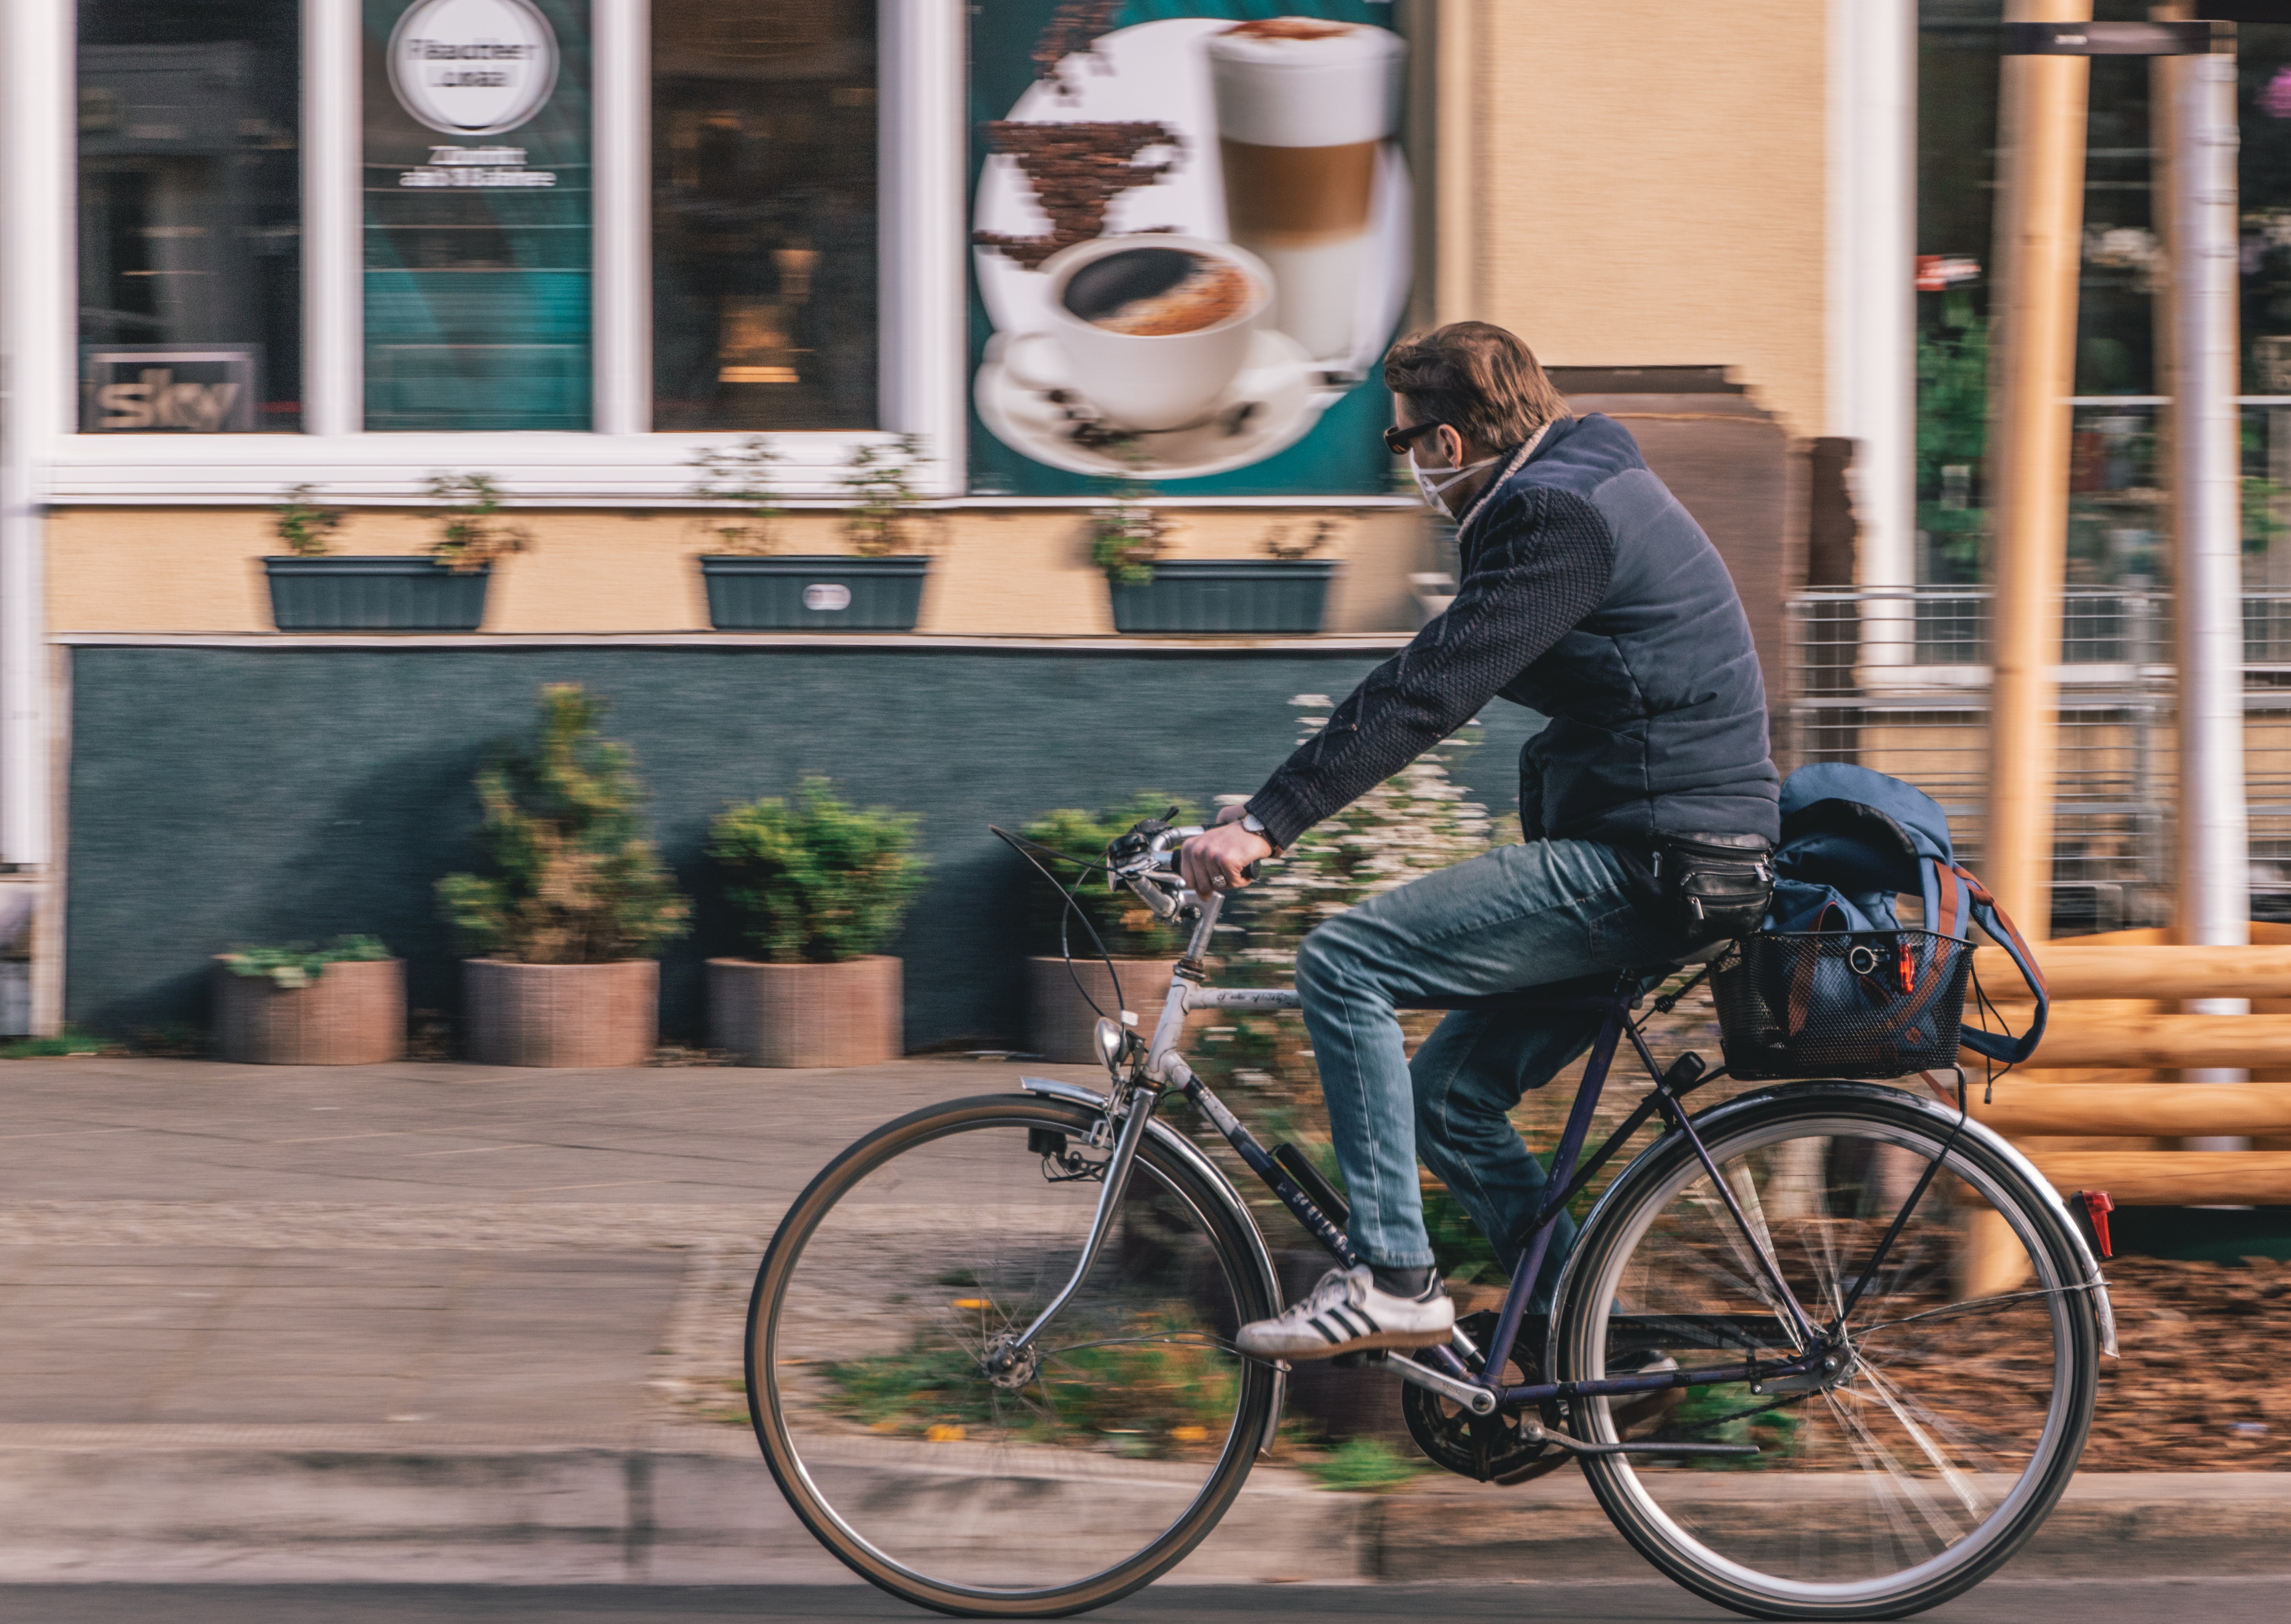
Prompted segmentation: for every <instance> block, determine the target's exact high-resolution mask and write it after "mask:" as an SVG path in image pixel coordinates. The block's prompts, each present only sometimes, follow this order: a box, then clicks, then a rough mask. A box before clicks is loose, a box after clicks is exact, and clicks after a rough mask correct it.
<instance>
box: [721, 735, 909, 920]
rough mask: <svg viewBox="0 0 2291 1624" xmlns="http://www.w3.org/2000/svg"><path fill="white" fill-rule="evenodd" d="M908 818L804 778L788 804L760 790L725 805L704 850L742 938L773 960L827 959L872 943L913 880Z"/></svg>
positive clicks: (905, 900)
mask: <svg viewBox="0 0 2291 1624" xmlns="http://www.w3.org/2000/svg"><path fill="white" fill-rule="evenodd" d="M915 823H916V820H915V818H914V817H913V815H912V814H911V813H906V812H890V811H888V810H886V809H885V808H882V807H871V808H869V809H867V810H865V811H864V812H863V811H861V810H860V809H859V808H857V807H856V806H852V805H849V804H846V803H845V802H842V801H840V800H838V799H837V798H836V796H835V791H834V787H833V786H832V784H830V783H829V782H828V780H825V779H824V778H806V779H805V780H803V783H802V785H801V786H800V788H798V789H797V791H796V796H795V804H793V805H790V804H788V803H787V802H786V801H785V800H784V799H782V798H781V797H780V796H765V797H763V798H762V799H761V800H758V801H751V802H749V803H748V804H746V805H744V806H732V807H727V808H726V809H725V810H724V812H722V813H721V814H720V815H719V816H718V818H717V819H716V820H715V821H714V822H713V823H711V824H710V825H709V827H708V855H709V856H710V857H711V858H713V859H714V860H716V861H717V862H718V863H719V864H720V865H721V866H722V867H723V868H724V870H725V872H726V874H727V877H728V878H729V880H730V884H728V885H727V886H726V887H725V892H724V895H725V898H726V900H727V901H729V902H730V903H731V905H732V907H733V909H734V910H735V911H736V913H737V914H738V915H739V916H740V930H741V935H742V938H743V939H744V940H745V941H746V942H747V944H748V945H749V947H751V948H753V949H754V950H755V953H756V955H757V956H758V957H760V958H763V959H767V960H768V961H770V962H771V963H773V964H840V963H841V962H843V961H844V960H847V959H855V958H861V957H864V956H866V955H867V954H870V953H872V952H874V951H875V950H876V949H877V948H880V947H881V946H882V945H883V943H884V942H886V941H888V940H889V939H890V938H891V936H892V934H893V933H894V932H896V931H897V930H898V928H899V922H900V920H901V919H903V918H904V916H905V915H906V911H907V909H908V908H910V907H912V905H913V903H914V900H915V893H916V892H919V891H920V890H921V889H922V885H923V869H924V861H923V859H922V858H921V857H920V856H919V855H917V853H916V852H915V850H914V844H915Z"/></svg>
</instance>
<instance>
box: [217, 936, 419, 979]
mask: <svg viewBox="0 0 2291 1624" xmlns="http://www.w3.org/2000/svg"><path fill="white" fill-rule="evenodd" d="M389 956H390V949H389V948H385V947H383V946H382V941H381V939H380V938H378V937H374V936H337V937H335V938H334V940H333V941H331V942H329V943H328V944H327V945H326V946H325V947H323V948H314V947H312V946H311V945H310V944H309V942H307V941H296V942H289V943H287V944H286V945H285V947H283V948H232V949H231V950H230V951H229V952H228V953H226V954H224V955H223V956H222V962H223V963H224V964H227V965H229V968H230V972H231V973H232V974H233V975H243V976H246V977H249V978H253V977H256V976H268V977H269V979H270V980H271V981H272V982H273V983H274V984H276V985H277V986H278V987H280V988H283V989H285V991H288V992H292V991H293V990H294V989H295V988H298V987H308V986H309V985H310V983H311V982H313V981H315V980H318V979H319V978H320V977H321V976H323V975H325V974H326V966H327V965H329V964H371V963H372V962H374V960H376V959H384V958H388V957H389Z"/></svg>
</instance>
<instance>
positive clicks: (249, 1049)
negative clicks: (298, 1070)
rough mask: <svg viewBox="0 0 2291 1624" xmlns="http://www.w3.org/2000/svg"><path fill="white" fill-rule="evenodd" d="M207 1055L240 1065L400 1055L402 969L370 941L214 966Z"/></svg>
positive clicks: (259, 951) (367, 1062)
mask: <svg viewBox="0 0 2291 1624" xmlns="http://www.w3.org/2000/svg"><path fill="white" fill-rule="evenodd" d="M214 1012H215V1048H216V1051H217V1052H218V1053H219V1054H220V1055H221V1057H222V1058H223V1059H224V1060H234V1061H237V1062H238V1063H239V1064H241V1065H250V1066H371V1065H376V1064H379V1063H380V1062H382V1061H384V1060H400V1059H403V1058H404V1057H405V1054H406V965H405V963H404V961H402V960H400V959H396V958H392V957H391V956H390V949H389V948H385V947H383V946H382V943H381V942H379V941H377V940H374V938H373V937H371V936H338V937H336V938H335V939H334V940H333V941H332V942H331V943H329V944H328V945H327V946H326V947H323V948H313V947H311V946H310V945H309V943H307V942H296V943H293V944H292V945H290V946H286V947H269V948H232V949H231V950H230V951H229V952H228V953H219V954H217V955H216V956H215V959H214Z"/></svg>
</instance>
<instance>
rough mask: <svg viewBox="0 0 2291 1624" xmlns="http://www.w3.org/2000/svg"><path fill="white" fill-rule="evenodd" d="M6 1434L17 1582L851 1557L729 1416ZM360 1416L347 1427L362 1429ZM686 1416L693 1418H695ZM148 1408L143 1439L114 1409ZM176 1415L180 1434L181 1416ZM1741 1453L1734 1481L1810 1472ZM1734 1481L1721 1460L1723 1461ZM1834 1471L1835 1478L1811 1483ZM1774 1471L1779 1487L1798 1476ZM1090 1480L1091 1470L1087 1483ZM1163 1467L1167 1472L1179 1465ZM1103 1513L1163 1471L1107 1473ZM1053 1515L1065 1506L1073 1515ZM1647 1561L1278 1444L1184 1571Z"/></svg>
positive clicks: (2132, 1559)
mask: <svg viewBox="0 0 2291 1624" xmlns="http://www.w3.org/2000/svg"><path fill="white" fill-rule="evenodd" d="M9 1430H10V1431H11V1432H12V1433H15V1434H16V1435H17V1436H14V1437H12V1438H9V1439H7V1440H5V1441H0V1524H4V1525H5V1526H6V1527H7V1528H8V1529H9V1533H10V1537H9V1539H8V1540H6V1541H5V1542H4V1544H0V1582H10V1583H25V1582H36V1581H48V1582H54V1581H57V1580H103V1581H112V1582H122V1581H125V1582H157V1581H165V1580H175V1581H181V1580H229V1581H237V1582H250V1581H253V1582H274V1581H288V1580H299V1581H305V1582H333V1583H359V1582H372V1581H384V1580H389V1581H400V1580H405V1579H406V1577H407V1576H408V1575H409V1574H412V1573H419V1574H420V1575H421V1576H422V1579H423V1580H425V1581H426V1582H433V1583H523V1584H532V1583H560V1584H561V1583H575V1584H628V1583H639V1584H641V1583H674V1584H752V1583H783V1584H792V1583H821V1582H835V1581H839V1580H847V1579H848V1578H849V1577H850V1576H849V1575H848V1572H846V1570H844V1569H843V1568H842V1567H841V1566H840V1564H837V1563H836V1562H835V1561H834V1560H833V1559H832V1558H831V1557H829V1556H827V1555H826V1554H825V1553H824V1551H823V1550H821V1549H820V1548H819V1547H818V1546H817V1545H816V1543H815V1542H814V1541H813V1540H812V1539H811V1536H810V1535H809V1534H808V1532H805V1530H804V1529H803V1528H802V1527H801V1526H800V1524H797V1523H796V1521H795V1519H794V1517H793V1516H792V1515H791V1514H790V1512H789V1511H788V1509H787V1508H786V1506H785V1504H784V1502H783V1501H782V1500H781V1498H780V1495H779V1492H778V1490H777V1488H776V1486H775V1485H774V1484H773V1483H772V1481H771V1477H770V1475H769V1474H768V1472H767V1471H766V1470H765V1468H764V1466H763V1463H762V1462H761V1461H760V1460H759V1459H758V1458H757V1457H756V1454H755V1452H754V1450H753V1446H752V1444H750V1443H749V1442H748V1440H747V1439H746V1438H745V1437H744V1436H742V1435H739V1434H736V1433H732V1432H730V1431H728V1429H727V1432H725V1433H724V1434H721V1435H717V1434H708V1433H699V1432H698V1431H697V1429H694V1432H695V1436H673V1437H671V1438H667V1439H655V1440H654V1441H653V1442H652V1443H651V1444H647V1445H639V1446H631V1447H626V1448H610V1447H593V1446H584V1445H580V1444H560V1443H521V1444H506V1443H476V1442H472V1443H464V1444H454V1443H449V1442H443V1441H440V1442H437V1443H434V1444H433V1443H429V1442H423V1443H421V1444H412V1445H410V1446H396V1447H388V1446H383V1445H382V1444H380V1443H379V1441H377V1440H373V1439H371V1438H368V1437H343V1436H337V1437H336V1438H335V1439H334V1440H333V1441H331V1442H330V1441H329V1440H327V1439H326V1437H324V1436H309V1437H307V1438H301V1439H293V1438H285V1437H280V1438H276V1439H268V1438H266V1439H262V1440H261V1441H256V1440H254V1439H252V1438H250V1439H248V1440H247V1441H245V1442H241V1443H232V1442H229V1441H228V1440H226V1439H224V1438H221V1437H217V1436H213V1435H216V1434H221V1433H223V1432H225V1431H227V1430H229V1431H244V1432H245V1433H250V1434H251V1433H255V1432H257V1431H267V1432H272V1433H285V1432H289V1431H293V1432H308V1433H309V1434H312V1435H320V1434H323V1433H325V1432H327V1431H330V1430H335V1429H322V1428H308V1429H301V1428H294V1429H288V1428H267V1429H256V1428H245V1429H235V1428H234V1429H225V1428H198V1429H196V1430H197V1432H200V1433H203V1434H205V1435H208V1436H205V1437H202V1438H198V1439H193V1438H189V1437H186V1436H181V1435H183V1434H185V1433H187V1432H190V1431H192V1430H194V1429H189V1428H55V1429H52V1430H53V1432H54V1433H55V1434H56V1435H57V1436H54V1437H53V1438H52V1439H33V1438H28V1437H26V1436H24V1435H25V1434H27V1433H30V1432H33V1431H35V1430H42V1431H44V1430H48V1429H33V1428H10V1429H9ZM340 1430H341V1431H342V1432H347V1431H349V1429H340ZM684 1430H685V1429H681V1428H679V1429H677V1431H678V1432H679V1433H682V1432H683V1431H684ZM98 1432H102V1433H110V1434H114V1435H118V1434H147V1435H153V1436H147V1437H145V1438H143V1439H141V1440H136V1441H130V1440H129V1439H126V1438H124V1437H121V1436H110V1437H103V1438H99V1437H96V1436H91V1435H92V1434H94V1433H98ZM168 1435H174V1436H168ZM1785 1483H1786V1480H1782V1479H1767V1480H1760V1479H1755V1478H1749V1477H1748V1476H1745V1477H1744V1478H1742V1479H1740V1480H1735V1481H1730V1482H1728V1483H1727V1484H1724V1485H1723V1486H1724V1488H1725V1490H1726V1491H1727V1492H1728V1494H1729V1496H1730V1498H1731V1499H1732V1501H1733V1502H1734V1503H1736V1504H1737V1505H1739V1504H1740V1502H1742V1501H1744V1500H1751V1501H1760V1500H1775V1501H1776V1502H1777V1504H1776V1506H1775V1509H1776V1510H1777V1511H1779V1510H1781V1504H1780V1502H1781V1501H1784V1500H1788V1499H1789V1498H1790V1497H1791V1493H1790V1491H1789V1489H1788V1488H1787V1487H1786V1486H1785ZM1714 1486H1719V1485H1714ZM1805 1486H1806V1487H1813V1485H1805ZM1777 1491H1780V1492H1779V1493H1778V1492H1777ZM1069 1492H1080V1491H1069ZM1088 1492H1089V1494H1090V1495H1091V1496H1092V1497H1093V1498H1092V1500H1091V1502H1090V1509H1091V1510H1092V1511H1093V1512H1096V1513H1101V1514H1102V1513H1104V1512H1106V1511H1109V1510H1111V1511H1114V1512H1117V1513H1119V1512H1121V1511H1122V1509H1123V1508H1124V1507H1125V1505H1126V1504H1127V1503H1128V1502H1127V1501H1126V1500H1124V1498H1123V1497H1124V1495H1125V1494H1126V1495H1129V1496H1131V1497H1132V1498H1134V1499H1135V1500H1136V1502H1137V1509H1138V1510H1139V1511H1141V1512H1142V1511H1143V1510H1144V1509H1145V1508H1146V1506H1147V1505H1148V1504H1149V1502H1150V1499H1151V1495H1152V1489H1151V1487H1150V1485H1147V1484H1136V1485H1128V1484H1123V1483H1121V1482H1119V1481H1104V1482H1101V1481H1093V1482H1092V1483H1091V1484H1090V1485H1089V1490H1088ZM1162 1492H1166V1489H1164V1490H1163V1491H1162ZM1044 1521H1045V1525H1046V1527H1048V1528H1050V1529H1052V1530H1055V1527H1056V1518H1055V1516H1046V1517H1045V1519H1044ZM2007 1571H2008V1572H2011V1573H2012V1574H2014V1576H2016V1577H2020V1578H2024V1579H2027V1578H2065V1577H2071V1576H2072V1577H2076V1578H2080V1579H2093V1578H2107V1577H2113V1576H2122V1577H2126V1578H2129V1577H2135V1576H2136V1577H2140V1578H2149V1579H2152V1578H2157V1577H2162V1576H2168V1575H2173V1574H2182V1573H2184V1574H2190V1575H2196V1574H2205V1575H2214V1576H2217V1575H2224V1574H2242V1575H2250V1574H2270V1573H2291V1474H2274V1473H2263V1472H2232V1473H2230V1472H2223V1473H2197V1474H2187V1475H2184V1476H2167V1475H2165V1474H2160V1473H2159V1474H2149V1473H2141V1474H2119V1475H2094V1476H2085V1477H2080V1478H2078V1480H2077V1481H2076V1482H2075V1483H2074V1484H2071V1485H2070V1490H2069V1492H2068V1495H2067V1496H2066V1498H2065V1499H2064V1500H2062V1504H2061V1506H2060V1507H2059V1508H2057V1509H2056V1510H2055V1511H2054V1515H2053V1516H2052V1518H2051V1520H2050V1521H2049V1522H2048V1523H2047V1524H2046V1526H2045V1528H2044V1530H2043V1531H2042V1532H2040V1533H2039V1534H2038V1536H2037V1538H2036V1539H2035V1540H2033V1541H2032V1542H2031V1543H2030V1546H2029V1548H2027V1549H2026V1550H2025V1551H2023V1552H2022V1555H2021V1556H2018V1557H2017V1558H2015V1560H2014V1563H2013V1564H2012V1566H2011V1567H2010V1569H2009V1570H2007ZM1641 1576H1651V1575H1650V1574H1649V1570H1647V1568H1646V1567H1645V1564H1644V1563H1643V1562H1642V1561H1641V1559H1640V1558H1639V1557H1638V1556H1636V1553H1634V1552H1633V1551H1632V1550H1631V1549H1630V1548H1628V1546H1627V1545H1625V1544H1624V1542H1623V1540H1621V1538H1620V1536H1619V1535H1617V1534H1616V1533H1615V1532H1614V1530H1613V1529H1612V1527H1611V1526H1610V1525H1609V1524H1608V1523H1607V1520H1606V1518H1605V1516H1604V1514H1603V1513H1602V1512H1601V1511H1600V1510H1599V1508H1598V1506H1597V1504H1596V1501H1594V1500H1593V1499H1592V1497H1591V1494H1590V1492H1589V1488H1588V1485H1587V1484H1585V1483H1584V1482H1583V1481H1582V1480H1581V1478H1580V1476H1575V1475H1573V1474H1572V1473H1567V1474H1559V1475H1555V1476H1552V1477H1550V1478H1546V1479H1541V1480H1539V1481H1538V1482H1537V1483H1535V1484H1529V1485H1524V1486H1523V1487H1522V1488H1518V1489H1499V1488H1494V1487H1491V1486H1483V1485H1479V1484H1467V1483H1462V1482H1456V1483H1453V1484H1449V1483H1440V1482H1428V1481H1427V1483H1425V1484H1422V1485H1421V1486H1419V1487H1418V1488H1414V1489H1411V1490H1409V1491H1407V1492H1401V1493H1396V1494H1388V1495H1352V1494H1338V1493H1330V1492H1323V1491H1321V1490H1319V1489H1317V1488H1315V1487H1314V1486H1312V1484H1310V1482H1309V1480H1307V1479H1306V1478H1305V1477H1304V1476H1302V1475H1301V1474H1299V1473H1297V1472H1294V1471H1290V1470H1288V1469H1285V1468H1281V1467H1278V1466H1262V1467H1260V1468H1258V1471H1257V1472H1256V1473H1255V1474H1254V1475H1253V1476H1252V1477H1251V1479H1250V1487H1249V1489H1248V1491H1247V1492H1245V1493H1244V1494H1243V1495H1242V1499H1241V1501H1240V1503H1239V1504H1238V1505H1237V1506H1236V1507H1235V1508H1234V1511H1233V1513H1232V1514H1231V1515H1229V1516H1227V1517H1226V1521H1225V1522H1224V1524H1221V1525H1220V1526H1219V1528H1218V1531H1217V1532H1216V1533H1215V1534H1213V1535H1212V1536H1211V1537H1210V1540H1207V1541H1206V1542H1205V1543H1204V1544H1203V1545H1202V1548H1201V1549H1199V1550H1198V1551H1196V1552H1195V1553H1194V1556H1191V1557H1190V1558H1188V1559H1187V1560H1186V1563H1185V1564H1184V1565H1183V1566H1182V1567H1180V1568H1179V1569H1178V1571H1177V1572H1176V1573H1175V1574H1173V1575H1172V1576H1171V1578H1172V1580H1174V1581H1176V1582H1180V1583H1183V1582H1194V1583H1210V1582H1214V1583H1224V1584H1232V1583H1246V1582H1252V1581H1274V1580H1313V1581H1314V1582H1318V1583H1329V1582H1331V1581H1342V1580H1355V1581H1377V1580H1394V1581H1397V1580H1433V1579H1445V1580H1489V1579H1529V1578H1533V1579H1551V1580H1558V1579H1569V1580H1574V1579H1628V1578H1635V1577H1641Z"/></svg>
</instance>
